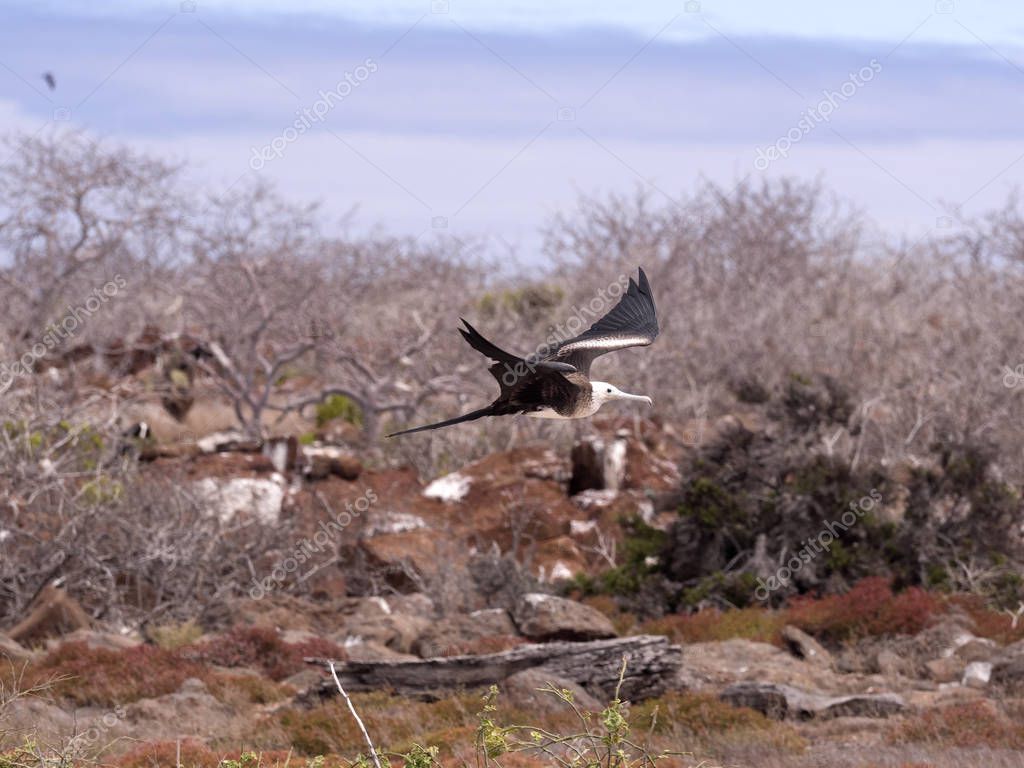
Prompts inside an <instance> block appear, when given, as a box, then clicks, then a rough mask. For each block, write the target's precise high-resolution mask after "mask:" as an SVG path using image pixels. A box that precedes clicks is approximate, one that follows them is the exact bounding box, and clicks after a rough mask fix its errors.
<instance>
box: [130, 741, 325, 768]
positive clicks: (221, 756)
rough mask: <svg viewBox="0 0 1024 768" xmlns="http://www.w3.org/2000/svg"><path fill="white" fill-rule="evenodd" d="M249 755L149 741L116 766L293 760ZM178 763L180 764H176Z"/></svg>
mask: <svg viewBox="0 0 1024 768" xmlns="http://www.w3.org/2000/svg"><path fill="white" fill-rule="evenodd" d="M249 754H250V755H254V756H253V757H246V758H243V757H242V755H243V752H242V751H239V750H233V751H227V752H214V751H213V750H212V749H210V748H209V747H207V746H205V745H203V744H201V743H199V742H196V741H191V740H184V741H182V742H181V746H180V752H179V746H178V743H177V742H174V741H151V742H147V743H145V744H141V745H139V746H138V747H136V748H135V749H133V750H131V751H130V752H127V753H126V754H124V755H122V756H121V757H120V759H118V760H117V762H116V763H115V765H116V766H117V768H156V767H157V766H165V765H181V766H182V767H183V768H218V767H219V766H220V765H221V763H222V761H224V760H232V761H239V762H241V764H242V765H243V766H252V768H257V766H262V768H268V767H270V766H279V765H287V764H288V761H289V759H290V758H293V757H294V756H293V755H291V753H290V752H288V751H286V750H273V751H269V752H256V753H249ZM178 760H180V762H176V761H178ZM327 765H338V761H337V760H333V761H328V762H327V763H325V766H327Z"/></svg>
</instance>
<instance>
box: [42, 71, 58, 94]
mask: <svg viewBox="0 0 1024 768" xmlns="http://www.w3.org/2000/svg"><path fill="white" fill-rule="evenodd" d="M43 80H44V81H45V82H46V85H47V87H48V88H49V89H50V90H51V91H52V90H55V89H56V88H57V78H55V77H54V76H53V72H44V73H43Z"/></svg>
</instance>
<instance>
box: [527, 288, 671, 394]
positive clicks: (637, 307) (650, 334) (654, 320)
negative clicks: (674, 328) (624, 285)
mask: <svg viewBox="0 0 1024 768" xmlns="http://www.w3.org/2000/svg"><path fill="white" fill-rule="evenodd" d="M657 337H658V316H657V313H656V311H655V308H654V294H653V293H652V292H651V284H650V283H649V282H647V275H646V274H644V271H643V269H641V270H640V276H639V280H637V281H634V280H633V278H630V279H629V288H628V289H627V290H626V293H625V295H623V297H622V298H621V299H619V303H618V304H616V305H615V306H614V307H613V308H612V310H611V311H610V312H609V313H608V314H607V315H605V316H604V317H602V318H601V319H600V320H598V321H597V322H596V323H594V324H593V325H592V326H590V328H589V329H588V330H586V331H584V332H583V333H581V334H580V335H579V336H576V337H575V338H572V339H569V340H567V341H563V342H561V343H560V344H559V345H558V346H557V347H555V348H554V349H553V350H552V351H551V352H550V353H549V354H548V356H547V357H546V358H545V359H546V360H552V361H557V362H560V363H568V364H569V365H571V366H573V367H574V368H576V369H577V370H578V371H580V372H581V373H583V374H584V375H586V376H589V375H590V364H591V363H592V362H593V361H594V359H595V358H597V357H599V356H601V355H604V354H606V353H608V352H615V351H616V350H619V349H626V348H627V347H645V346H647V345H648V344H650V343H651V342H653V341H654V340H655V339H656V338H657Z"/></svg>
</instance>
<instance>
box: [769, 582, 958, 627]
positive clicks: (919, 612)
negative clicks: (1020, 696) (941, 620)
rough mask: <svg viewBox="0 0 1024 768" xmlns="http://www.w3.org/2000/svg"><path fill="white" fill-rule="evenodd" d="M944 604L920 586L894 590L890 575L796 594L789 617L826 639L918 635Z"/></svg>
mask: <svg viewBox="0 0 1024 768" xmlns="http://www.w3.org/2000/svg"><path fill="white" fill-rule="evenodd" d="M942 611H943V606H942V604H941V602H940V600H939V599H938V598H936V597H935V596H934V595H931V594H929V593H928V592H925V591H924V590H923V589H919V588H918V587H911V588H910V589H907V590H905V591H903V592H900V593H898V594H894V593H893V591H892V588H891V585H890V582H889V581H888V580H887V579H883V578H880V577H871V578H867V579H862V580H861V581H859V582H857V584H856V585H855V586H854V587H853V589H851V590H850V591H849V592H847V593H845V594H842V595H828V596H826V597H822V598H809V597H799V598H794V599H793V600H792V601H791V603H790V606H789V608H788V609H786V611H785V614H786V620H787V622H788V623H790V624H793V625H795V626H797V627H800V629H803V630H804V631H805V632H809V633H810V634H812V635H815V636H817V637H819V638H822V639H824V640H833V641H842V640H851V639H855V638H859V637H871V636H880V635H914V634H917V633H918V632H920V631H921V630H922V629H924V628H925V626H927V624H928V622H929V621H930V620H931V619H932V617H933V616H935V615H936V614H938V613H941V612H942Z"/></svg>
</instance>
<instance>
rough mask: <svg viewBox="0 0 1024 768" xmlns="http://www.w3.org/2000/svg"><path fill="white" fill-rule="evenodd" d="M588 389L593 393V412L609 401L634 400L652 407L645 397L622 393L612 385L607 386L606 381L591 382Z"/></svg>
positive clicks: (648, 399)
mask: <svg viewBox="0 0 1024 768" xmlns="http://www.w3.org/2000/svg"><path fill="white" fill-rule="evenodd" d="M590 389H591V392H592V393H593V398H594V405H595V406H596V408H595V409H594V410H597V408H600V407H601V406H602V405H604V404H605V403H607V402H609V401H611V400H636V401H639V402H641V403H647V404H648V405H653V403H654V401H653V400H651V398H649V397H648V396H647V395H631V394H629V393H628V392H623V391H622V390H621V389H619V388H618V387H616V386H615V385H614V384H609V383H608V382H607V381H592V382H590Z"/></svg>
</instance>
